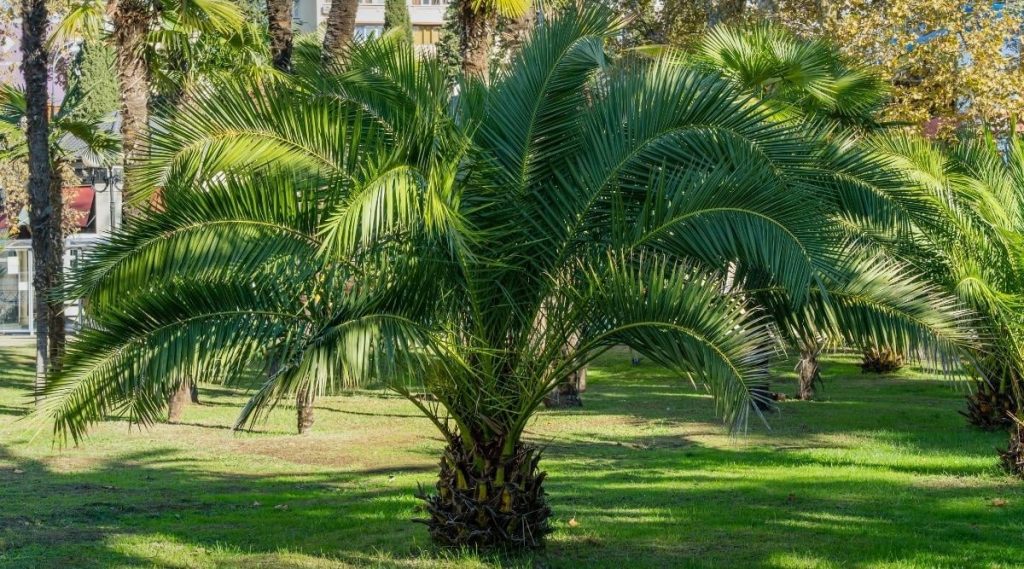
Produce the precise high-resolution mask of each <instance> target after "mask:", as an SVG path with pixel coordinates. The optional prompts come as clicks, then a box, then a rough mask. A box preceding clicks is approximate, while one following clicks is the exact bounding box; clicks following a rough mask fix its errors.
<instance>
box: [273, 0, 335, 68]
mask: <svg viewBox="0 0 1024 569" xmlns="http://www.w3.org/2000/svg"><path fill="white" fill-rule="evenodd" d="M348 1H349V0H343V2H346V3H347V2H348ZM331 9H332V10H333V7H332V8H331ZM267 29H268V31H269V35H270V57H271V58H272V59H273V61H274V67H275V68H276V69H278V70H280V71H284V72H288V71H291V69H292V2H291V1H290V0H267Z"/></svg>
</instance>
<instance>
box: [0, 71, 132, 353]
mask: <svg viewBox="0 0 1024 569" xmlns="http://www.w3.org/2000/svg"><path fill="white" fill-rule="evenodd" d="M80 95H81V93H78V92H77V91H76V90H74V89H72V90H71V91H70V92H68V94H67V96H66V97H65V104H63V105H61V107H60V109H59V110H58V111H57V113H56V114H54V115H53V116H52V117H50V119H49V121H48V123H49V124H48V128H47V130H48V131H49V132H48V133H47V139H46V142H47V152H46V156H47V160H48V162H49V165H48V175H47V179H48V186H47V190H46V200H45V201H43V202H42V203H40V202H39V199H41V196H36V197H32V196H31V195H30V198H31V199H30V204H29V205H30V208H29V217H30V218H32V215H33V214H32V211H33V210H35V209H36V208H43V209H44V212H45V214H44V215H43V217H44V218H45V219H46V224H45V225H44V224H42V222H41V221H40V222H39V223H36V224H31V231H32V241H33V247H32V251H33V255H34V263H35V265H34V267H33V270H34V271H38V272H36V273H34V275H33V280H34V281H35V285H36V286H37V288H36V289H35V294H36V305H35V310H36V335H37V339H36V342H37V346H38V344H39V343H43V344H44V345H45V346H46V347H45V354H46V358H45V360H44V361H45V362H46V365H47V367H48V368H53V369H59V368H60V362H61V357H62V354H63V353H64V344H65V319H64V302H63V300H62V299H61V298H60V288H61V282H62V276H63V270H64V269H63V267H64V264H63V262H64V218H65V216H64V212H63V209H64V207H63V206H64V203H63V200H64V198H63V176H62V175H61V172H62V171H64V170H66V169H69V168H70V167H71V166H72V165H73V163H74V161H75V159H76V158H77V157H78V156H79V155H83V156H84V157H86V158H87V159H89V160H90V161H92V162H94V163H96V164H107V163H111V162H112V161H113V160H115V159H116V157H117V150H118V140H117V138H116V137H115V136H113V135H111V134H109V133H108V132H107V130H106V129H105V128H104V124H103V122H102V121H101V120H100V119H99V118H90V117H84V116H80V115H81V113H79V112H78V110H79V106H78V103H81V102H82V101H83V100H84V99H83V97H81V96H80ZM30 100H31V97H29V96H28V93H27V92H26V91H22V90H20V89H18V88H17V87H14V86H11V85H0V160H13V161H26V160H27V161H28V162H29V163H30V164H31V160H32V154H31V149H32V145H31V144H30V137H31V133H30V132H28V133H27V132H25V130H24V129H23V127H22V125H23V124H25V123H28V122H29V121H28V117H29V116H30V114H29V113H30V109H31V103H30ZM30 183H31V182H30ZM37 231H38V232H39V239H42V240H45V241H46V243H45V245H44V246H42V247H41V248H38V249H37V246H36V245H37V244H36V234H37ZM40 320H42V321H43V324H44V325H43V326H42V327H41V328H40V327H39V323H40Z"/></svg>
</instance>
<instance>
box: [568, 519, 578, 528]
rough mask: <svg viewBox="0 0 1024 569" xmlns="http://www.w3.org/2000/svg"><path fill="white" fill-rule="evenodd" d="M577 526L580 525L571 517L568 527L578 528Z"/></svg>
mask: <svg viewBox="0 0 1024 569" xmlns="http://www.w3.org/2000/svg"><path fill="white" fill-rule="evenodd" d="M579 525H580V523H579V522H578V521H576V518H575V517H573V518H572V519H570V520H569V527H571V528H574V527H579Z"/></svg>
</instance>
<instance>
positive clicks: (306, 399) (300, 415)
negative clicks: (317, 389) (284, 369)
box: [295, 389, 313, 435]
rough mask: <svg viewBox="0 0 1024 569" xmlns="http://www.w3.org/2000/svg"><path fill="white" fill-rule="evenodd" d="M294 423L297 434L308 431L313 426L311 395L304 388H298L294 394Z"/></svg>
mask: <svg viewBox="0 0 1024 569" xmlns="http://www.w3.org/2000/svg"><path fill="white" fill-rule="evenodd" d="M295 408H296V415H297V416H296V423H297V425H298V430H299V434H300V435H301V434H304V433H307V432H309V430H310V429H312V428H313V395H312V393H310V392H309V391H308V390H306V389H300V390H299V392H298V393H297V394H296V395H295Z"/></svg>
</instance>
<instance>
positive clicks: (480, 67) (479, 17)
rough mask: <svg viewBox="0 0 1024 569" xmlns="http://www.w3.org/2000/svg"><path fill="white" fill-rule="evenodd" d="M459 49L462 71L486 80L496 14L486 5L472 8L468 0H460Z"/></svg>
mask: <svg viewBox="0 0 1024 569" xmlns="http://www.w3.org/2000/svg"><path fill="white" fill-rule="evenodd" d="M459 20H460V22H459V24H460V25H459V31H460V33H461V34H462V37H460V38H459V51H460V52H461V55H462V72H463V73H464V74H465V75H466V76H467V77H476V78H477V79H480V80H482V81H484V82H486V81H487V80H488V73H489V70H490V56H491V44H492V42H493V40H494V37H493V32H494V26H495V23H496V21H497V15H496V14H495V12H494V11H493V10H490V9H488V8H487V7H486V6H484V5H481V6H480V7H477V8H474V7H473V2H471V1H470V0H462V3H461V4H460V6H459Z"/></svg>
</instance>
